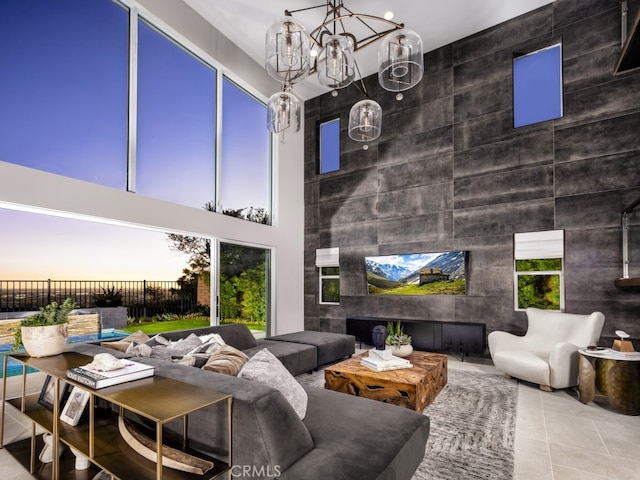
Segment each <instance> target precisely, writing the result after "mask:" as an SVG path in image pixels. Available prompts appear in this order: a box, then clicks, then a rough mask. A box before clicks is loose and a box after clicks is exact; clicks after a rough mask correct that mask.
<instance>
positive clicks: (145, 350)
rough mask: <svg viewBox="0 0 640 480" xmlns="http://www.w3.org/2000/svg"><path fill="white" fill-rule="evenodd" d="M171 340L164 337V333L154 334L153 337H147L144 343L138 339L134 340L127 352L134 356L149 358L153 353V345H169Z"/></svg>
mask: <svg viewBox="0 0 640 480" xmlns="http://www.w3.org/2000/svg"><path fill="white" fill-rule="evenodd" d="M170 343H171V342H169V340H167V339H166V338H164V337H163V336H162V335H160V334H158V335H154V336H153V337H151V338H149V337H147V340H146V341H145V342H144V343H143V342H140V343H138V342H137V341H134V342H132V343H131V344H130V345H129V348H127V353H128V354H129V355H132V356H134V357H144V358H149V357H150V356H151V354H152V353H153V347H157V346H158V345H169V344H170Z"/></svg>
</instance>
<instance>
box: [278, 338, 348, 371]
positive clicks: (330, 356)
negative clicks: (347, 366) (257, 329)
mask: <svg viewBox="0 0 640 480" xmlns="http://www.w3.org/2000/svg"><path fill="white" fill-rule="evenodd" d="M269 340H274V341H276V342H289V343H302V344H305V345H313V346H314V347H316V349H317V351H318V367H319V366H321V365H326V364H328V363H333V362H335V361H337V360H342V359H343V358H345V357H350V356H351V355H353V354H354V353H355V351H356V338H355V337H354V336H353V335H345V334H343V333H330V332H316V331H313V330H305V331H304V332H295V333H285V334H284V335H276V336H274V337H269Z"/></svg>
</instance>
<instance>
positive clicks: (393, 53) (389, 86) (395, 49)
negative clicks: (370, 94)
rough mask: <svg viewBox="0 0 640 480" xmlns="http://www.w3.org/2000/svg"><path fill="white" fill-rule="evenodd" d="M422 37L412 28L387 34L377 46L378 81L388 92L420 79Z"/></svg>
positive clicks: (411, 84)
mask: <svg viewBox="0 0 640 480" xmlns="http://www.w3.org/2000/svg"><path fill="white" fill-rule="evenodd" d="M423 72H424V59H423V56H422V39H421V38H420V36H419V35H418V34H417V33H415V32H414V31H412V30H408V29H401V30H397V31H396V32H393V33H390V34H389V35H387V36H386V37H385V38H384V39H383V40H382V43H381V44H380V47H379V48H378V82H379V83H380V86H381V87H382V88H384V89H385V90H388V91H390V92H401V91H403V90H408V89H410V88H411V87H413V86H415V85H417V84H418V83H419V82H420V80H422V74H423Z"/></svg>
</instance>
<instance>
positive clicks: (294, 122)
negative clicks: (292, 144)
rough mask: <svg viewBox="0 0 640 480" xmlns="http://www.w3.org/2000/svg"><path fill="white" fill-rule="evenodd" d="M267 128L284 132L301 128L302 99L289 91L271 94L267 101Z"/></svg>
mask: <svg viewBox="0 0 640 480" xmlns="http://www.w3.org/2000/svg"><path fill="white" fill-rule="evenodd" d="M267 128H268V129H269V131H270V132H272V133H276V134H282V136H283V137H282V139H283V141H284V133H285V132H287V133H296V132H298V131H299V130H300V100H298V97H296V96H295V95H294V94H292V93H289V92H278V93H274V94H273V95H271V97H270V98H269V101H268V102H267Z"/></svg>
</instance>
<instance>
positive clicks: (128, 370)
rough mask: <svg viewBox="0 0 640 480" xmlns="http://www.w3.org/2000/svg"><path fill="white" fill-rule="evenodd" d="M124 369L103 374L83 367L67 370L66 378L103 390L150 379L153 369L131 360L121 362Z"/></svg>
mask: <svg viewBox="0 0 640 480" xmlns="http://www.w3.org/2000/svg"><path fill="white" fill-rule="evenodd" d="M122 361H123V362H124V364H125V366H124V368H119V369H117V370H110V371H108V372H103V371H99V370H93V369H90V368H87V367H86V366H85V367H76V368H71V369H69V370H67V378H70V379H71V380H75V381H76V382H78V383H82V384H83V385H86V386H88V387H91V388H96V389H98V388H104V387H110V386H112V385H117V384H119V383H124V382H131V381H133V380H139V379H141V378H147V377H152V376H153V374H154V368H153V366H151V365H145V364H144V363H138V362H134V361H133V360H122Z"/></svg>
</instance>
